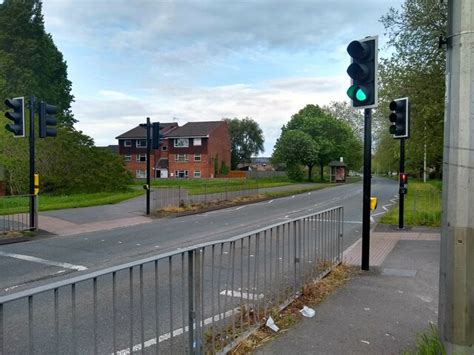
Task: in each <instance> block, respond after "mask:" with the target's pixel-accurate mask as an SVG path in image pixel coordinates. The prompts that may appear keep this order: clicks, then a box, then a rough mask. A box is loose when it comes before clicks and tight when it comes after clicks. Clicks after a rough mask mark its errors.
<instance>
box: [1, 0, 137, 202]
mask: <svg viewBox="0 0 474 355" xmlns="http://www.w3.org/2000/svg"><path fill="white" fill-rule="evenodd" d="M41 8H42V4H41V1H40V0H21V1H18V0H5V1H4V3H3V5H0V27H1V28H2V30H1V31H0V100H1V101H3V100H4V99H5V98H11V97H15V96H26V97H28V96H29V95H34V96H36V98H37V100H38V101H39V100H44V101H46V102H48V103H50V104H54V105H57V106H58V108H59V112H60V113H59V114H58V116H57V118H58V121H59V126H58V136H57V137H56V138H47V139H37V140H36V171H37V172H38V173H39V174H40V189H41V193H52V194H61V193H64V194H66V193H76V192H99V191H117V190H122V189H124V188H126V185H127V184H128V183H130V181H131V177H130V174H129V173H127V172H126V170H125V168H124V166H123V162H122V161H121V160H120V159H119V158H118V156H116V155H115V154H112V152H110V151H107V150H102V149H99V148H96V147H94V143H93V141H92V139H91V138H90V137H88V136H86V135H84V134H82V132H78V131H76V130H75V129H74V128H73V124H74V123H75V122H76V121H75V120H74V118H73V115H72V113H71V111H70V107H71V102H72V101H73V96H72V95H71V82H70V81H69V80H68V78H67V65H66V62H65V61H64V59H63V56H62V54H61V52H60V51H59V50H58V49H57V47H56V46H55V45H54V42H53V39H52V37H51V35H50V34H48V33H46V32H45V29H44V22H43V15H42V14H41ZM27 101H28V98H27ZM5 109H6V107H5ZM26 113H27V115H26V118H27V119H26V126H27V136H28V135H29V132H28V126H29V124H28V122H29V111H27V112H26ZM1 117H2V118H1V119H0V165H2V166H3V167H5V169H6V172H7V173H6V178H7V182H8V186H9V190H10V191H9V192H10V193H28V177H29V153H28V152H29V150H28V139H27V138H19V139H15V138H13V136H12V135H11V134H10V133H9V132H6V131H5V130H4V129H3V126H4V125H5V123H6V119H5V118H4V116H3V114H1ZM35 122H36V123H35V126H36V127H37V126H38V123H37V122H38V118H37V117H36V118H35ZM36 137H38V132H36Z"/></svg>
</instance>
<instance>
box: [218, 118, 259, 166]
mask: <svg viewBox="0 0 474 355" xmlns="http://www.w3.org/2000/svg"><path fill="white" fill-rule="evenodd" d="M224 121H226V122H227V124H228V126H229V133H230V140H231V164H230V165H231V168H232V170H235V169H237V165H238V164H239V163H250V157H251V156H252V155H257V154H258V153H260V152H263V142H264V138H263V131H262V129H261V128H260V126H259V125H258V123H257V122H255V121H254V120H253V119H251V118H249V117H245V118H243V119H238V118H232V119H230V118H224Z"/></svg>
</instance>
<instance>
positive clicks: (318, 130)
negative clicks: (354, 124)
mask: <svg viewBox="0 0 474 355" xmlns="http://www.w3.org/2000/svg"><path fill="white" fill-rule="evenodd" d="M286 130H300V131H302V132H305V133H307V134H308V135H309V136H310V137H311V138H312V139H313V140H314V141H315V142H316V145H317V146H318V148H319V153H318V164H319V166H320V174H321V180H323V179H324V175H323V173H324V166H325V165H327V164H329V162H330V161H331V160H336V159H339V157H346V164H347V165H348V168H349V169H359V168H360V165H361V160H362V145H361V142H360V138H359V137H357V136H356V135H355V134H354V132H353V131H352V129H351V127H350V126H349V125H348V124H347V123H345V122H343V121H342V120H337V119H336V118H335V117H334V116H332V115H331V114H329V113H328V112H327V111H325V110H323V109H321V108H320V107H319V106H317V105H307V106H305V107H304V108H303V109H301V110H300V111H299V112H298V113H296V114H294V115H293V116H292V117H291V120H290V121H289V122H288V123H287V124H286V125H285V126H283V128H282V133H284V132H285V131H286Z"/></svg>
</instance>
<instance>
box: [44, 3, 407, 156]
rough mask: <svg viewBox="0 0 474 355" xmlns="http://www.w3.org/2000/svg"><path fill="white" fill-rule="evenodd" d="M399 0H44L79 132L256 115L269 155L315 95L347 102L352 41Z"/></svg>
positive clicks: (98, 139) (379, 31) (376, 25)
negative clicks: (65, 68)
mask: <svg viewBox="0 0 474 355" xmlns="http://www.w3.org/2000/svg"><path fill="white" fill-rule="evenodd" d="M402 2H403V1H402V0H391V1H386V0H366V1H361V2H357V1H352V0H332V1H329V0H325V1H322V0H292V1H290V0H267V1H264V0H252V1H251V0H234V1H228V0H199V1H198V0H174V1H172V0H169V1H161V0H128V1H127V0H44V1H43V14H44V19H45V27H46V31H47V32H49V33H51V35H52V36H53V40H54V42H55V44H56V46H57V47H58V49H59V50H60V51H61V52H62V53H63V55H64V59H65V60H66V62H67V65H68V77H69V80H71V81H72V93H73V95H74V97H75V102H74V103H73V104H72V111H73V114H74V116H75V118H76V119H77V120H78V121H79V122H78V123H77V124H76V128H77V129H78V130H81V131H83V132H84V133H85V134H87V135H89V136H91V137H92V138H93V139H94V142H95V144H96V145H98V146H104V145H109V144H117V140H116V139H115V137H116V136H118V135H120V134H122V133H124V132H126V131H128V130H130V129H132V128H133V127H135V126H137V125H138V124H139V123H144V122H145V121H146V117H150V118H151V121H152V122H173V121H175V122H177V123H178V124H179V125H183V124H185V123H186V122H192V121H216V120H221V119H222V118H234V117H237V118H244V117H251V118H252V119H254V120H255V121H256V122H258V124H259V125H260V127H261V128H262V130H263V134H264V138H265V151H264V152H263V153H260V156H270V155H271V154H272V151H273V146H274V144H275V141H276V139H277V138H278V137H279V135H280V132H281V127H282V126H283V125H284V124H285V123H286V122H288V121H289V120H290V118H291V116H292V115H293V114H295V113H297V112H298V111H299V110H300V109H302V108H303V107H304V106H306V105H307V104H317V105H320V106H323V105H327V104H329V103H330V102H331V101H346V93H345V92H346V90H347V87H348V86H349V81H350V80H349V77H348V75H347V74H346V69H347V66H348V65H349V61H350V60H349V55H348V54H347V52H346V47H347V45H348V44H349V43H350V42H351V41H352V40H355V39H361V38H364V37H366V36H373V35H378V36H379V48H380V49H381V52H380V56H382V57H384V55H385V56H386V54H387V53H388V51H389V49H387V46H386V42H387V38H386V37H385V36H384V28H383V25H382V24H381V23H380V21H379V20H380V17H381V16H382V15H384V14H386V13H387V11H388V10H389V8H390V7H394V8H400V6H401V4H402Z"/></svg>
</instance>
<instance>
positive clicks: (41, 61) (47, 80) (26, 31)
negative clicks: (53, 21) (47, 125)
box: [0, 0, 75, 125]
mask: <svg viewBox="0 0 474 355" xmlns="http://www.w3.org/2000/svg"><path fill="white" fill-rule="evenodd" d="M41 9H42V4H41V1H39V0H22V1H15V0H5V1H4V3H3V5H0V28H1V29H2V30H1V31H0V98H7V97H14V96H29V95H35V96H36V97H37V98H39V99H41V100H45V101H46V102H50V103H54V104H55V105H57V106H58V107H59V111H60V112H61V114H60V115H59V116H58V118H59V121H60V122H61V123H63V124H68V125H71V124H73V123H74V122H75V120H74V118H73V116H72V114H71V111H70V107H71V102H72V101H73V96H72V94H71V82H70V81H69V80H68V78H67V65H66V62H65V61H64V59H63V55H62V54H61V52H60V51H59V50H58V49H57V48H56V46H55V45H54V42H53V39H52V37H51V35H50V34H49V33H46V32H45V29H44V21H43V15H42V14H41ZM2 101H3V100H2Z"/></svg>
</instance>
